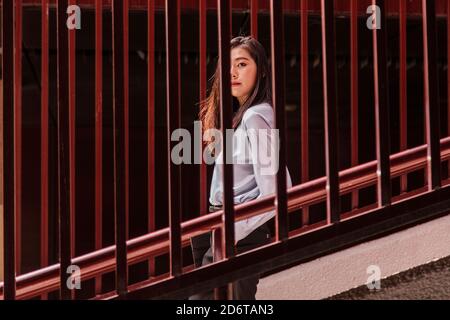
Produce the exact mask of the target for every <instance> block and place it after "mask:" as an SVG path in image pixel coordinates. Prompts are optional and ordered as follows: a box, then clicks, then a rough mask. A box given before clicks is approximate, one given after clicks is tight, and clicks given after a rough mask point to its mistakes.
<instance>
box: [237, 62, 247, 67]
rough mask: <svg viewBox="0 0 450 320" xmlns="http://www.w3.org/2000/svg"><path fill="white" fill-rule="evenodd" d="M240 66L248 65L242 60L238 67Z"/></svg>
mask: <svg viewBox="0 0 450 320" xmlns="http://www.w3.org/2000/svg"><path fill="white" fill-rule="evenodd" d="M239 66H242V67H245V66H246V64H245V63H243V62H241V63H239V64H238V67H239Z"/></svg>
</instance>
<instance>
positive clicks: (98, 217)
mask: <svg viewBox="0 0 450 320" xmlns="http://www.w3.org/2000/svg"><path fill="white" fill-rule="evenodd" d="M102 130H103V4H102V0H95V249H96V250H99V249H101V248H102V247H103V241H102V239H103V227H102V224H103V182H102V181H103V165H102V162H103V133H102ZM101 292H102V277H101V276H99V277H96V278H95V293H96V294H100V293H101Z"/></svg>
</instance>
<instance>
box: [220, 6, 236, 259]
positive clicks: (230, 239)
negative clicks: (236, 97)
mask: <svg viewBox="0 0 450 320" xmlns="http://www.w3.org/2000/svg"><path fill="white" fill-rule="evenodd" d="M230 4H231V1H229V0H218V2H217V7H218V31H219V61H220V115H221V118H220V121H221V131H222V137H223V139H222V141H223V146H222V155H223V159H224V164H223V166H224V167H223V190H224V199H223V206H224V207H223V208H224V214H225V237H222V239H223V240H224V241H225V242H224V243H223V242H222V243H223V244H224V246H222V248H225V255H224V256H226V257H227V258H230V257H233V256H234V240H235V235H234V196H233V163H230V162H231V161H228V160H229V159H228V158H230V159H231V156H232V155H231V154H228V151H229V150H233V148H232V147H230V148H229V149H228V150H227V144H229V145H230V146H232V143H233V141H232V140H231V141H228V139H227V136H226V129H230V128H232V110H233V108H232V107H231V103H232V101H231V79H230V40H231V6H230Z"/></svg>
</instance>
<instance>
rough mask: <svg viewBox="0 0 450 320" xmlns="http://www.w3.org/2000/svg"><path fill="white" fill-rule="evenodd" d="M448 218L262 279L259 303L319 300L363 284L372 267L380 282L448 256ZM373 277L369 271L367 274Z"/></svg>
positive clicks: (449, 222)
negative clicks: (376, 270) (375, 269)
mask: <svg viewBox="0 0 450 320" xmlns="http://www.w3.org/2000/svg"><path fill="white" fill-rule="evenodd" d="M448 230H450V214H449V215H447V216H445V217H442V218H439V219H436V220H432V221H430V222H427V223H424V224H420V225H418V226H415V227H412V228H409V229H406V230H403V231H400V232H397V233H394V234H391V235H389V236H386V237H383V238H380V239H376V240H372V241H368V242H364V243H362V244H359V245H356V246H353V247H351V248H348V249H345V250H342V251H339V252H336V253H333V254H330V255H327V256H325V257H321V258H318V259H315V260H312V261H309V262H306V263H304V264H301V265H298V266H295V267H293V268H290V269H287V270H284V271H281V272H279V273H277V274H274V275H271V276H268V277H266V278H263V279H261V281H260V283H259V285H258V292H257V294H256V298H257V299H258V300H263V299H265V300H267V299H269V300H271V299H274V300H303V299H308V300H309V299H313V300H315V299H324V298H328V297H330V296H333V295H335V294H338V293H341V292H344V291H347V290H350V289H353V288H356V287H358V286H361V285H364V284H365V283H366V282H367V279H368V277H369V275H370V274H369V273H368V272H367V268H368V267H369V266H371V265H375V266H378V267H379V268H380V269H379V270H380V273H381V274H380V277H381V287H382V288H383V279H384V278H387V277H389V276H391V275H394V274H397V273H400V272H402V271H406V270H409V269H412V268H414V267H417V266H420V265H423V264H426V263H429V262H431V261H435V260H438V259H441V258H443V257H447V256H449V255H450V232H448ZM371 272H373V271H371Z"/></svg>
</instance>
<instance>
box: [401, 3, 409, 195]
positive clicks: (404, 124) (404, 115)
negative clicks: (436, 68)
mask: <svg viewBox="0 0 450 320" xmlns="http://www.w3.org/2000/svg"><path fill="white" fill-rule="evenodd" d="M407 5H408V2H407V0H400V13H399V15H400V17H399V23H400V151H403V150H406V149H407V148H408V134H407V133H408V108H407V106H408V94H407V90H408V77H407V76H408V74H407V68H406V67H407V66H406V59H407V46H406V45H407V42H406V41H407V32H408V29H407V11H406V10H407ZM407 179H408V175H402V176H401V177H400V192H401V193H404V192H406V191H407V190H408V180H407Z"/></svg>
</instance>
